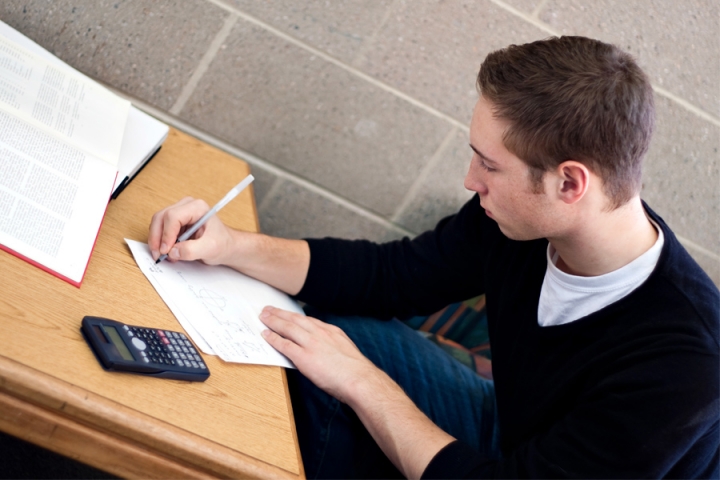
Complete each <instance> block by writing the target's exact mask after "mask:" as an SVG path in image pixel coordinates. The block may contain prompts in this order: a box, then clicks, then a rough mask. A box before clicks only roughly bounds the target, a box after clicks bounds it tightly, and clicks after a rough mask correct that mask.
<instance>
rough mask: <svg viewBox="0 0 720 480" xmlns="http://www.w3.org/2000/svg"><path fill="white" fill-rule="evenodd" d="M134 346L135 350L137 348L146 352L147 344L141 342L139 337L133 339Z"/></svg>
mask: <svg viewBox="0 0 720 480" xmlns="http://www.w3.org/2000/svg"><path fill="white" fill-rule="evenodd" d="M132 344H133V345H134V346H135V348H137V349H138V350H140V351H142V350H145V348H146V347H147V345H146V344H145V342H143V341H142V340H140V339H139V338H138V337H133V339H132Z"/></svg>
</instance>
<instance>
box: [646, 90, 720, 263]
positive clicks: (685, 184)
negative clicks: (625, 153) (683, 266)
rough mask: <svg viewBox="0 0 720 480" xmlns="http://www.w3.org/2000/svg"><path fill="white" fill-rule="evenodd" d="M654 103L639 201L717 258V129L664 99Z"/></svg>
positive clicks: (719, 175) (719, 194)
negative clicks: (654, 126) (651, 135)
mask: <svg viewBox="0 0 720 480" xmlns="http://www.w3.org/2000/svg"><path fill="white" fill-rule="evenodd" d="M655 102H656V107H657V129H656V132H655V136H654V139H653V142H652V143H651V145H650V151H649V152H648V156H647V159H646V163H645V174H644V182H643V183H644V189H643V192H642V196H643V198H644V199H645V200H646V201H647V202H648V204H649V205H650V207H651V208H652V209H653V210H655V211H656V212H657V213H658V214H660V216H662V217H663V218H664V219H665V221H666V222H667V223H668V225H670V227H672V228H673V230H674V231H675V233H676V234H677V235H680V236H683V237H685V238H687V239H689V240H691V241H692V242H694V243H697V244H699V245H700V246H702V247H703V248H706V249H707V250H710V251H711V252H716V253H720V188H718V186H719V185H720V164H719V162H718V157H719V155H718V149H719V148H720V127H717V126H715V125H713V124H711V123H710V122H707V121H705V120H703V119H701V118H699V117H698V116H696V115H695V114H693V113H690V112H688V111H687V110H685V109H684V108H682V107H680V106H678V105H677V104H675V103H674V102H672V101H670V100H667V99H665V98H662V97H656V99H655Z"/></svg>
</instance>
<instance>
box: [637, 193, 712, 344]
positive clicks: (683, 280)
mask: <svg viewBox="0 0 720 480" xmlns="http://www.w3.org/2000/svg"><path fill="white" fill-rule="evenodd" d="M646 209H647V210H648V213H649V214H650V215H651V217H652V218H653V220H655V222H656V223H657V224H658V225H660V227H661V228H662V229H663V235H664V236H665V243H664V245H663V249H662V252H661V254H660V258H659V259H658V264H657V267H656V268H655V271H654V272H653V273H652V274H651V276H650V278H649V279H648V282H647V286H648V287H650V289H651V290H654V292H653V293H654V294H656V295H657V300H658V302H659V303H660V304H663V305H664V307H665V308H668V307H669V308H670V310H672V311H675V312H676V313H677V311H683V312H685V315H697V316H698V317H700V318H701V319H702V320H703V322H704V323H705V324H706V325H707V327H709V329H710V330H711V332H712V334H713V335H714V336H715V337H717V335H718V329H720V291H718V288H717V287H716V286H715V284H714V283H713V281H712V280H711V279H710V277H708V275H707V273H705V271H704V270H703V269H702V268H701V267H700V265H698V263H697V262H696V261H695V260H694V259H693V258H692V256H690V254H689V253H688V252H687V250H686V249H685V247H683V245H682V244H681V243H680V241H679V240H678V239H677V237H676V236H675V234H674V233H673V231H672V230H671V229H670V227H669V226H668V225H667V224H666V223H665V222H664V221H663V219H662V218H661V217H660V216H659V215H657V214H656V213H655V212H653V211H652V210H650V209H649V208H648V207H647V206H646ZM667 313H670V312H667Z"/></svg>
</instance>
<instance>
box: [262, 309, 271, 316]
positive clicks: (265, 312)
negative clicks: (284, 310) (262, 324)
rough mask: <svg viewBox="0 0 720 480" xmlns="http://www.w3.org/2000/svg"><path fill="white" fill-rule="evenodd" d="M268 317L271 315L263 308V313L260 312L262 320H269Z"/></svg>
mask: <svg viewBox="0 0 720 480" xmlns="http://www.w3.org/2000/svg"><path fill="white" fill-rule="evenodd" d="M268 315H270V314H269V313H268V312H267V311H265V309H264V308H263V311H262V312H260V318H267V317H268Z"/></svg>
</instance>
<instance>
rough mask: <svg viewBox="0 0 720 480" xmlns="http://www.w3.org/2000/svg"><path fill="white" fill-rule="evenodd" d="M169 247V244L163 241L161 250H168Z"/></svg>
mask: <svg viewBox="0 0 720 480" xmlns="http://www.w3.org/2000/svg"><path fill="white" fill-rule="evenodd" d="M167 248H168V246H167V243H165V242H163V243H162V244H161V245H160V251H161V252H167Z"/></svg>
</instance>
